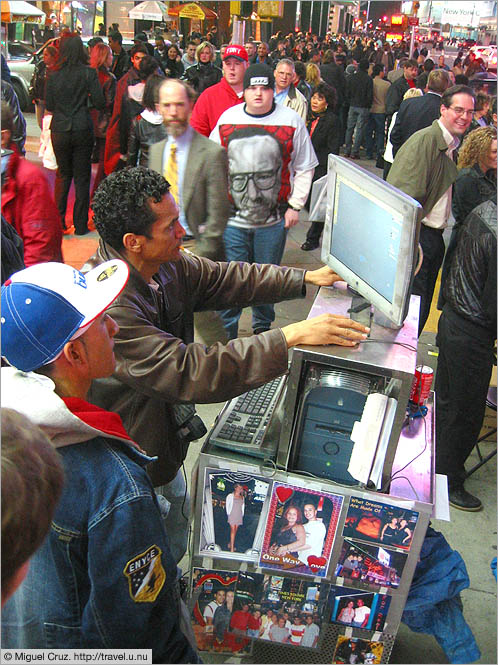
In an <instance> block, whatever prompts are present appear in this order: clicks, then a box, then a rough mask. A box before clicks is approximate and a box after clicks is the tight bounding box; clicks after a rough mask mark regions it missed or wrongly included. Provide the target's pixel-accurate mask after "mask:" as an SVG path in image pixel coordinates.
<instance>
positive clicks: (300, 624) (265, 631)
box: [193, 569, 329, 656]
mask: <svg viewBox="0 0 498 665" xmlns="http://www.w3.org/2000/svg"><path fill="white" fill-rule="evenodd" d="M196 571H197V578H196V579H197V580H198V581H197V586H199V581H200V583H201V584H205V583H206V579H207V578H209V581H211V578H212V574H213V572H214V571H202V573H201V572H200V571H199V570H198V569H196ZM232 582H233V579H232V578H230V589H229V590H226V588H227V587H226V586H223V585H220V584H215V585H214V587H213V588H209V589H208V593H207V594H206V593H203V594H202V597H200V598H199V599H197V602H196V606H197V607H198V609H197V613H195V608H194V614H193V617H194V620H196V621H197V624H199V625H200V624H201V621H200V618H201V616H202V619H204V620H205V621H206V624H207V616H206V617H205V616H204V615H205V614H206V613H207V614H210V613H211V610H214V613H213V614H214V615H216V617H214V619H213V626H214V627H213V629H212V631H211V632H213V633H214V638H213V639H206V637H205V633H206V630H204V631H203V632H202V638H203V644H205V645H206V646H207V647H208V650H213V651H225V652H227V651H230V652H231V653H236V654H237V655H239V656H240V655H243V654H244V653H246V652H247V651H248V649H249V643H250V641H251V640H268V641H270V642H279V643H280V644H289V645H292V646H296V647H307V648H311V649H314V648H316V647H317V644H318V640H319V637H320V631H321V626H322V622H323V615H324V611H325V609H326V607H327V593H328V588H329V586H328V585H327V584H323V583H316V582H312V581H308V580H303V579H298V578H289V577H280V576H275V575H265V574H263V573H252V572H251V573H249V572H245V571H240V572H239V573H238V575H237V576H236V582H235V585H234V586H235V589H234V590H233V587H232V586H231V583H232ZM195 589H196V584H195V583H194V587H193V592H194V593H195ZM223 594H224V596H223ZM208 601H209V602H208ZM215 605H216V606H215ZM220 607H221V608H224V609H220ZM227 610H230V614H228V612H227ZM194 632H196V631H195V623H194ZM197 632H199V630H197ZM196 636H197V633H196ZM211 644H212V645H213V646H212V648H210V645H211Z"/></svg>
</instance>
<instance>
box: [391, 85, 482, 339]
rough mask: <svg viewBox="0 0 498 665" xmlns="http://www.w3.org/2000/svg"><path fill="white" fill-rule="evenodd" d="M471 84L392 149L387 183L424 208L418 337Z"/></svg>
mask: <svg viewBox="0 0 498 665" xmlns="http://www.w3.org/2000/svg"><path fill="white" fill-rule="evenodd" d="M474 102H475V96H474V92H473V91H472V89H471V88H469V87H468V86H465V85H454V86H452V87H451V88H448V89H447V90H446V92H445V93H444V94H443V96H442V98H441V117H440V118H439V119H438V120H434V122H433V123H432V125H431V126H430V127H426V128H425V129H421V130H420V131H418V132H415V134H413V135H412V136H411V137H410V138H409V139H408V141H406V143H404V144H403V145H402V146H401V148H400V149H399V151H398V152H397V153H396V157H395V158H394V162H393V165H392V167H391V169H390V171H389V175H388V177H387V182H389V183H390V184H391V185H394V186H395V187H397V188H398V189H401V190H402V191H403V192H405V193H406V194H409V195H410V196H412V197H413V198H414V199H416V200H417V201H418V202H419V203H420V204H421V205H422V208H423V212H424V217H423V219H422V224H421V227H420V245H421V246H422V250H423V252H424V260H423V263H422V267H421V269H420V271H419V273H418V274H417V275H416V277H415V279H414V280H413V287H412V293H413V294H415V295H418V296H420V299H421V300H420V319H419V335H420V333H421V332H422V330H423V329H424V326H425V323H426V321H427V318H428V316H429V312H430V308H431V302H432V295H433V293H434V287H435V285H436V279H437V275H438V272H439V269H440V267H441V264H442V262H443V258H444V250H445V248H444V241H443V231H444V229H445V228H446V226H447V223H448V218H449V215H450V211H451V188H452V185H453V183H454V182H455V180H456V177H457V173H458V171H457V167H456V165H455V163H454V161H453V151H454V150H455V149H456V148H458V146H459V144H460V141H459V137H460V136H462V135H463V134H464V132H465V130H466V129H467V127H468V126H469V125H470V123H471V121H472V114H473V111H474Z"/></svg>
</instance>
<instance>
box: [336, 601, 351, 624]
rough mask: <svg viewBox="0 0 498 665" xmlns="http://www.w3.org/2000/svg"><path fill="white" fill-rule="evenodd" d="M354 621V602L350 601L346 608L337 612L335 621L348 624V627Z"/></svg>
mask: <svg viewBox="0 0 498 665" xmlns="http://www.w3.org/2000/svg"><path fill="white" fill-rule="evenodd" d="M353 619H354V601H352V600H350V601H349V602H348V604H347V605H346V607H343V608H342V610H341V611H340V612H339V615H338V617H337V621H340V622H341V623H345V624H348V625H349V626H350V625H351V624H352V623H353Z"/></svg>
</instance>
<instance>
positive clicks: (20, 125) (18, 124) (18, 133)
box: [2, 81, 26, 155]
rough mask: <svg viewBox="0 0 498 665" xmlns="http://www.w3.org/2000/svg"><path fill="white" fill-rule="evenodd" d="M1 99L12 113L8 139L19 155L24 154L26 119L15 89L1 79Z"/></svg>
mask: <svg viewBox="0 0 498 665" xmlns="http://www.w3.org/2000/svg"><path fill="white" fill-rule="evenodd" d="M2 101H3V102H7V104H8V105H9V108H10V110H11V111H12V115H13V123H12V124H13V131H12V136H11V137H10V140H11V141H13V142H14V143H15V144H16V146H17V148H18V149H19V152H20V153H21V155H24V154H25V153H26V151H25V150H24V143H25V141H26V121H25V119H24V116H23V114H22V111H21V107H20V106H19V100H18V98H17V95H16V91H15V90H14V88H13V87H12V85H11V84H10V83H7V81H2Z"/></svg>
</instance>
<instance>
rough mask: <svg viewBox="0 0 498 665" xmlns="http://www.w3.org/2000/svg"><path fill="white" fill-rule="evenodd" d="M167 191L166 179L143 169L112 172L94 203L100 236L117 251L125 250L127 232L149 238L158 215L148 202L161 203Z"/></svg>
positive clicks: (102, 184)
mask: <svg viewBox="0 0 498 665" xmlns="http://www.w3.org/2000/svg"><path fill="white" fill-rule="evenodd" d="M168 192H169V183H168V182H167V180H165V179H164V178H163V176H162V175H161V174H160V173H157V171H152V170H151V169H147V168H145V167H143V166H133V167H130V168H126V169H122V170H121V171H117V172H116V173H111V175H109V176H108V177H107V178H106V179H105V180H103V181H102V182H101V183H100V185H99V186H98V188H97V191H96V192H95V194H94V197H93V202H92V210H93V221H94V223H95V227H96V229H97V231H98V232H99V235H100V237H101V238H102V239H103V240H104V241H105V242H107V243H109V245H111V247H114V249H117V250H120V249H122V248H123V236H124V235H125V234H126V233H135V234H136V235H143V236H146V237H147V238H149V237H150V236H149V235H148V232H149V227H150V225H151V224H153V223H154V222H155V221H156V216H155V214H154V213H153V212H152V210H151V209H150V206H149V204H148V200H149V199H152V200H153V201H154V203H159V202H160V201H161V199H162V198H163V196H164V195H165V194H167V193H168Z"/></svg>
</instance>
